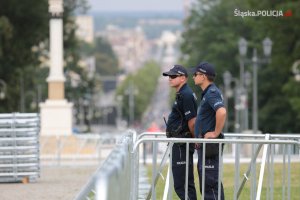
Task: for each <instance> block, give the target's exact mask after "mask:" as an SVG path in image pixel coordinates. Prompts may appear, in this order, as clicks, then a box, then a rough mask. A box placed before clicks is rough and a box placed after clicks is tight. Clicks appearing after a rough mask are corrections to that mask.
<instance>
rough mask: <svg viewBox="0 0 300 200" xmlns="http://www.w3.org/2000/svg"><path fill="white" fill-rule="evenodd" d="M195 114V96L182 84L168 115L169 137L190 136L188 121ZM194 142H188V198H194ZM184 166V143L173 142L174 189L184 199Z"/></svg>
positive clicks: (192, 199) (191, 199) (195, 197)
mask: <svg viewBox="0 0 300 200" xmlns="http://www.w3.org/2000/svg"><path fill="white" fill-rule="evenodd" d="M196 115H197V103H196V96H195V95H194V93H193V91H192V90H191V88H190V87H189V86H188V85H187V84H184V85H183V86H182V87H181V88H180V90H179V91H178V92H177V94H176V100H175V102H174V104H173V106H172V111H171V113H170V115H169V117H168V122H167V130H166V132H167V133H168V132H169V133H170V134H169V135H168V136H169V137H181V138H189V137H192V135H191V133H190V130H189V127H188V121H189V120H190V119H192V118H194V117H196ZM193 154H194V144H189V168H188V169H189V174H188V176H189V177H188V199H190V200H194V199H195V200H196V199H197V196H196V189H195V183H194V170H193ZM185 166H186V144H179V143H175V144H174V145H173V148H172V171H173V179H174V189H175V191H176V193H177V195H178V196H179V198H180V199H185Z"/></svg>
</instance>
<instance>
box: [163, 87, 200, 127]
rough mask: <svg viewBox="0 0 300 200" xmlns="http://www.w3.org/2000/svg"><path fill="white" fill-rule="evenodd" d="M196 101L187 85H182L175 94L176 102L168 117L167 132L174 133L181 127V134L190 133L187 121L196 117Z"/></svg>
mask: <svg viewBox="0 0 300 200" xmlns="http://www.w3.org/2000/svg"><path fill="white" fill-rule="evenodd" d="M196 100H197V99H196V96H195V94H194V93H193V91H192V89H191V88H190V87H189V86H188V85H187V84H184V85H183V86H182V87H181V88H180V89H179V91H178V92H177V94H176V100H175V102H174V104H173V106H172V111H171V113H170V115H169V117H168V122H167V130H168V131H175V130H176V129H177V128H178V127H180V126H182V131H181V132H190V130H189V127H188V121H189V120H190V119H192V118H194V117H196V115H197V102H196Z"/></svg>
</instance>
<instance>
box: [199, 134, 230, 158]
mask: <svg viewBox="0 0 300 200" xmlns="http://www.w3.org/2000/svg"><path fill="white" fill-rule="evenodd" d="M200 138H203V136H202V137H200ZM216 139H224V135H223V133H220V134H219V136H218V137H217V138H216ZM223 148H224V143H222V145H221V153H223ZM200 149H202V150H203V145H202V143H201V144H200ZM218 155H219V143H206V144H205V157H206V158H213V157H216V156H218Z"/></svg>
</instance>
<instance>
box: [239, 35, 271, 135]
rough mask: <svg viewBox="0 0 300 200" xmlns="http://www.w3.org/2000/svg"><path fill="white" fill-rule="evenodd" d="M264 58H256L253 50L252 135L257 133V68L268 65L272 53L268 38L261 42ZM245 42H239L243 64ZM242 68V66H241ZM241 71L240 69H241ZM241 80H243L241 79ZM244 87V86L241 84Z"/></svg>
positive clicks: (245, 49)
mask: <svg viewBox="0 0 300 200" xmlns="http://www.w3.org/2000/svg"><path fill="white" fill-rule="evenodd" d="M262 44H263V50H264V56H265V58H258V56H257V50H256V48H254V49H253V55H252V59H251V60H250V61H251V63H252V65H253V102H252V103H253V108H252V109H253V112H252V130H253V132H254V133H257V131H258V103H257V68H258V65H259V64H263V63H268V62H269V57H270V56H271V51H272V41H271V40H270V38H268V37H267V38H265V39H264V40H263V42H262ZM247 45H248V44H247V41H246V40H245V39H244V38H241V39H240V40H239V52H240V55H241V59H242V60H243V62H245V61H247V59H246V58H245V55H246V54H247ZM241 66H242V65H241ZM241 71H242V69H241ZM241 80H243V79H241ZM241 85H243V86H244V84H241Z"/></svg>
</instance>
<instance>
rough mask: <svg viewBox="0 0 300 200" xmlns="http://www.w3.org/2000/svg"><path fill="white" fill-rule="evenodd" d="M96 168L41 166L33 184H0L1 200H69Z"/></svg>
mask: <svg viewBox="0 0 300 200" xmlns="http://www.w3.org/2000/svg"><path fill="white" fill-rule="evenodd" d="M97 167H98V166H96V165H95V166H82V165H81V166H73V167H71V166H60V167H58V166H57V167H56V166H51V167H50V166H44V167H43V166H42V167H41V177H40V178H39V179H38V180H37V182H35V183H27V184H23V183H0V199H1V200H18V199H22V200H54V199H55V200H70V199H74V197H75V196H76V195H77V194H78V192H79V191H80V189H81V188H82V187H83V186H84V185H85V184H86V183H87V181H88V179H89V177H90V176H91V175H92V174H93V173H94V172H95V171H96V169H97Z"/></svg>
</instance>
